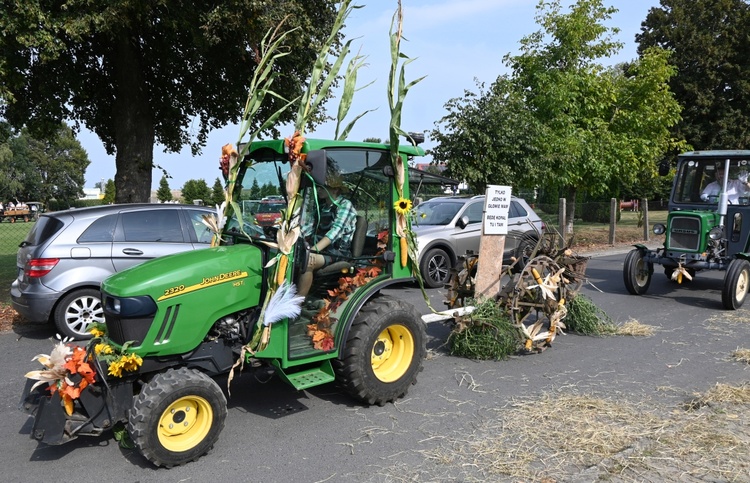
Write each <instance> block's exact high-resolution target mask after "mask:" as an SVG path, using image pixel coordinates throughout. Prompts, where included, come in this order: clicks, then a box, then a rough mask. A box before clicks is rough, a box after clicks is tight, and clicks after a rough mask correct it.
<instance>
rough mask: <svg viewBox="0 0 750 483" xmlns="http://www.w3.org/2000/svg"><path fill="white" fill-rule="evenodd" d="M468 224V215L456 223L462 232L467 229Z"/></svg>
mask: <svg viewBox="0 0 750 483" xmlns="http://www.w3.org/2000/svg"><path fill="white" fill-rule="evenodd" d="M468 224H469V217H468V216H466V215H464V216H462V217H461V218H459V219H458V221H457V222H456V226H457V227H459V228H460V229H462V230H463V229H464V228H466V225H468Z"/></svg>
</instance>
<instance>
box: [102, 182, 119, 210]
mask: <svg viewBox="0 0 750 483" xmlns="http://www.w3.org/2000/svg"><path fill="white" fill-rule="evenodd" d="M116 192H117V190H115V182H114V180H112V178H110V179H108V180H107V184H106V185H104V198H102V203H104V204H105V205H109V204H112V203H114V202H115V193H116Z"/></svg>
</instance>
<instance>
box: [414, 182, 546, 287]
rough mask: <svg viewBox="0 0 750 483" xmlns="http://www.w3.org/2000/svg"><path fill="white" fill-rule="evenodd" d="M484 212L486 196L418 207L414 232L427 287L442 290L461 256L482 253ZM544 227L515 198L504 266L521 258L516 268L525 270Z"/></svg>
mask: <svg viewBox="0 0 750 483" xmlns="http://www.w3.org/2000/svg"><path fill="white" fill-rule="evenodd" d="M483 210H484V195H479V196H474V197H471V198H461V197H453V196H447V197H440V198H432V199H430V200H427V201H424V202H422V203H420V204H419V205H417V207H416V221H415V223H413V225H412V229H413V230H414V233H416V235H417V242H418V245H419V246H418V250H417V254H418V260H419V270H420V272H421V273H422V278H423V279H424V282H425V285H426V286H428V287H431V288H435V287H442V286H443V285H445V284H446V283H447V282H448V280H449V278H450V271H451V269H452V268H453V267H455V266H456V263H457V260H458V257H459V256H461V255H465V254H466V252H467V251H473V252H474V253H479V242H480V240H481V237H482V212H483ZM543 228H544V223H543V222H542V220H541V218H539V216H538V215H537V214H536V213H535V212H534V210H533V209H531V207H530V206H529V205H528V204H527V203H526V201H524V200H523V199H522V198H516V197H515V196H513V197H511V202H510V209H509V213H508V235H507V236H506V238H505V251H504V254H503V263H504V264H509V263H510V261H511V257H516V258H520V259H521V262H519V263H518V264H517V265H516V267H517V268H521V266H522V265H523V260H524V254H528V253H530V252H531V251H532V250H533V248H534V246H535V245H536V242H537V240H538V239H539V236H540V234H541V233H542V230H543Z"/></svg>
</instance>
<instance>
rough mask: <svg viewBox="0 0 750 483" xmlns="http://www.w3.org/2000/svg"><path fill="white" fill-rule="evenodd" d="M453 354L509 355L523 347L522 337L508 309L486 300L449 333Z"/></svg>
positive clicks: (475, 355)
mask: <svg viewBox="0 0 750 483" xmlns="http://www.w3.org/2000/svg"><path fill="white" fill-rule="evenodd" d="M448 347H449V351H450V354H451V355H454V356H459V357H467V358H469V359H480V360H488V359H495V360H501V359H507V358H508V356H510V355H511V354H514V353H516V352H517V351H518V349H519V348H520V347H521V338H520V335H519V332H518V329H516V328H515V327H514V326H513V324H512V323H511V322H510V319H509V318H508V315H507V314H506V313H505V311H504V310H503V309H502V308H501V307H500V306H499V305H498V304H496V303H495V302H494V301H492V300H489V299H487V300H484V301H483V302H481V303H480V304H479V305H477V306H476V307H475V309H474V311H473V312H472V313H471V315H469V316H467V317H466V319H463V320H461V321H460V323H459V324H458V325H457V326H456V327H455V328H454V330H453V331H452V332H451V334H450V335H449V336H448Z"/></svg>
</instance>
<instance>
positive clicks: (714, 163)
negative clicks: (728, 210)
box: [673, 159, 750, 205]
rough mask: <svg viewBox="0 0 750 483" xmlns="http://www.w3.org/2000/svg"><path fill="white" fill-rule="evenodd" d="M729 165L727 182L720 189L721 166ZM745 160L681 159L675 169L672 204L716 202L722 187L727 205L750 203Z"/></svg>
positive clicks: (710, 203) (723, 167)
mask: <svg viewBox="0 0 750 483" xmlns="http://www.w3.org/2000/svg"><path fill="white" fill-rule="evenodd" d="M727 164H728V166H729V175H728V177H727V185H726V188H724V186H723V183H724V177H725V176H724V175H725V169H726V168H725V167H726V166H727ZM749 172H750V166H749V165H748V162H747V161H745V160H741V161H740V160H730V161H729V162H727V161H726V160H724V159H705V160H704V159H701V160H686V161H683V162H682V163H681V164H680V166H679V168H678V172H677V179H676V182H675V188H674V194H673V201H674V202H675V203H702V204H706V205H712V204H713V205H716V204H717V203H718V202H719V195H720V194H721V193H722V192H724V190H725V189H726V193H727V198H728V202H729V204H734V205H738V204H739V205H747V204H748V203H750V198H749V197H750V185H748V173H749Z"/></svg>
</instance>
